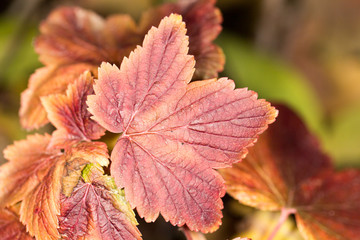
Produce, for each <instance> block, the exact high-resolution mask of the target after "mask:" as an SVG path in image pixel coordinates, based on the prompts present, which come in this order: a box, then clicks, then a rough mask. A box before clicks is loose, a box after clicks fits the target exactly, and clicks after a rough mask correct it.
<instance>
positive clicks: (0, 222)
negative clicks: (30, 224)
mask: <svg viewBox="0 0 360 240" xmlns="http://www.w3.org/2000/svg"><path fill="white" fill-rule="evenodd" d="M0 236H1V240H33V239H34V238H32V237H31V236H30V235H29V234H28V233H27V232H26V228H25V226H24V225H22V224H21V222H20V221H19V217H18V216H17V215H16V214H15V213H14V212H12V211H10V210H8V209H6V208H3V209H1V210H0Z"/></svg>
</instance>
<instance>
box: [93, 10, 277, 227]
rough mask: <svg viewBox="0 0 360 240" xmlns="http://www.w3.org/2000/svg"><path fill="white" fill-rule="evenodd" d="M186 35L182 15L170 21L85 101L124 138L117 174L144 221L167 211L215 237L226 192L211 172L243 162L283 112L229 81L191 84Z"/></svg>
mask: <svg viewBox="0 0 360 240" xmlns="http://www.w3.org/2000/svg"><path fill="white" fill-rule="evenodd" d="M185 32H186V29H185V24H184V23H183V22H182V21H181V17H180V16H179V15H171V16H170V17H166V18H164V20H162V21H161V23H160V25H159V28H157V29H156V28H152V29H151V30H150V31H149V33H148V35H147V36H146V37H145V40H144V43H143V47H138V48H137V49H136V50H135V51H134V52H133V53H131V54H130V57H129V58H125V59H124V61H123V63H122V65H121V68H120V70H119V69H118V68H117V67H116V66H112V65H110V64H102V66H101V68H100V69H99V80H97V81H96V82H95V86H94V91H95V94H96V95H90V96H88V102H87V103H88V105H89V110H90V112H91V113H92V114H93V115H94V117H93V118H94V119H95V120H96V121H97V122H98V123H100V125H102V126H103V127H105V128H106V129H107V130H109V131H111V132H116V133H120V132H123V133H122V135H121V137H120V139H119V140H118V142H117V144H116V146H115V148H114V150H113V152H112V155H111V158H112V161H113V162H112V165H111V173H112V175H113V176H114V178H115V181H116V183H117V185H118V186H124V187H125V193H126V197H127V198H128V199H129V202H130V204H131V205H132V206H133V207H136V208H137V211H138V213H139V215H140V216H141V217H145V220H146V221H154V220H155V219H156V218H157V217H158V215H159V213H160V212H161V214H162V215H163V216H164V218H165V220H167V221H170V222H171V223H172V224H174V225H179V226H182V225H184V224H185V223H186V224H187V225H188V226H189V228H190V230H194V231H199V230H200V231H203V232H209V231H214V230H216V229H217V228H218V226H219V225H220V223H221V220H220V219H221V208H222V201H221V199H220V197H222V196H223V195H224V192H225V190H224V185H223V180H222V178H221V177H220V176H219V175H218V173H217V172H216V171H214V170H213V169H212V168H221V167H227V166H230V165H231V164H232V163H234V162H237V161H239V160H240V159H241V158H242V157H244V156H245V155H246V153H247V150H246V147H248V146H251V145H252V144H253V143H254V142H255V141H256V138H257V136H258V134H260V133H262V132H263V131H264V130H265V129H266V128H267V125H268V124H269V123H271V122H273V121H274V118H275V116H276V114H277V112H276V110H275V109H274V108H272V107H271V106H270V104H269V103H267V102H265V101H263V100H257V96H256V94H255V93H254V92H251V91H248V90H246V89H236V90H234V82H233V81H231V80H227V79H219V80H216V79H212V80H206V81H199V82H193V83H190V84H188V83H189V82H190V80H191V78H192V74H193V72H194V64H195V62H194V59H193V57H192V56H190V55H188V54H187V52H188V37H186V36H185Z"/></svg>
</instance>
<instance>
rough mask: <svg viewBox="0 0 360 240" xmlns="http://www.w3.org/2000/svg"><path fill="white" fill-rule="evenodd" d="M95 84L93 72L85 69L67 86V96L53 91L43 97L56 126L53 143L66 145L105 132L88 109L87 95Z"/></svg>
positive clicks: (95, 136)
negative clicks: (92, 117)
mask: <svg viewBox="0 0 360 240" xmlns="http://www.w3.org/2000/svg"><path fill="white" fill-rule="evenodd" d="M92 85H93V78H92V77H91V74H90V72H85V73H84V74H82V75H81V76H80V77H79V78H78V79H77V80H76V81H75V82H74V83H73V84H70V85H69V86H68V89H67V91H66V95H63V94H54V95H49V96H46V97H43V98H41V101H42V105H43V106H44V108H45V110H46V112H47V113H48V118H49V120H50V122H51V123H52V124H53V125H54V126H55V127H56V128H57V130H56V131H55V132H53V134H52V135H53V136H52V139H51V145H52V146H57V147H62V148H64V147H66V146H67V145H72V144H74V143H77V142H80V141H90V140H96V139H99V138H100V137H101V136H102V135H104V133H105V129H103V128H102V127H101V126H99V124H97V123H96V122H94V121H93V120H91V119H90V113H89V112H88V111H87V106H86V97H87V95H89V94H93V92H94V91H93V87H92Z"/></svg>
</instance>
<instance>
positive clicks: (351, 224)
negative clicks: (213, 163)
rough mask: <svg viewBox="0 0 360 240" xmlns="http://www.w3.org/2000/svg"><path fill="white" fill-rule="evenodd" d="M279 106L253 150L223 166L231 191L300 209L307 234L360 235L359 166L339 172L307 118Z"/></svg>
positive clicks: (260, 202)
mask: <svg viewBox="0 0 360 240" xmlns="http://www.w3.org/2000/svg"><path fill="white" fill-rule="evenodd" d="M277 108H278V109H279V113H280V114H279V117H278V118H277V121H276V123H275V124H273V125H271V126H270V127H269V129H268V130H267V131H266V132H265V133H264V134H263V135H262V136H261V137H260V138H259V141H258V143H257V144H256V145H255V146H254V147H253V148H251V149H250V150H249V155H248V156H247V157H246V158H245V159H244V160H243V161H242V162H241V163H238V164H235V165H234V166H233V167H232V168H229V169H223V170H221V174H222V176H223V177H224V178H225V180H226V183H227V186H228V188H227V191H228V193H230V195H232V196H233V197H234V198H236V199H238V200H239V201H240V202H242V203H244V204H246V205H250V206H253V207H257V208H260V209H263V210H280V209H281V208H287V209H291V208H294V209H296V219H297V223H298V226H299V228H300V230H302V233H303V234H304V236H305V237H306V238H307V239H317V240H325V239H326V240H329V239H330V240H333V239H334V240H335V239H356V237H357V236H359V235H360V222H359V219H360V205H359V201H360V194H358V192H359V189H360V174H359V171H345V172H340V173H336V172H334V170H333V167H332V165H331V162H330V160H329V158H328V157H327V156H326V155H325V154H324V153H323V152H322V151H321V150H320V148H319V144H318V141H317V139H316V138H315V137H314V136H313V135H312V134H310V133H309V132H308V130H307V129H306V127H305V125H304V124H303V123H302V122H301V120H300V119H299V118H298V117H297V116H296V115H295V114H294V113H293V112H292V111H290V110H289V109H287V108H286V107H283V106H278V107H277Z"/></svg>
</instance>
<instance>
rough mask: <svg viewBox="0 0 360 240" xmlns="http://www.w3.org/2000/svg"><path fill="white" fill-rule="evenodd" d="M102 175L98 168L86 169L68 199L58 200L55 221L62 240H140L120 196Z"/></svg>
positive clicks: (88, 166) (122, 196)
mask: <svg viewBox="0 0 360 240" xmlns="http://www.w3.org/2000/svg"><path fill="white" fill-rule="evenodd" d="M103 174H104V172H103V170H102V168H100V167H99V166H98V165H96V164H89V165H87V167H86V168H85V169H84V170H83V173H82V178H83V181H81V182H79V184H78V185H77V186H76V188H75V189H74V191H73V192H72V194H71V196H70V197H69V198H66V197H65V196H62V200H61V201H62V202H61V215H60V217H59V220H60V232H61V234H62V238H63V239H79V238H80V237H83V238H84V239H109V240H110V239H124V240H127V239H141V234H140V232H139V231H138V229H137V228H136V225H137V221H136V219H135V214H134V212H133V211H132V210H131V208H130V206H129V204H128V203H127V202H126V200H125V197H124V194H123V192H122V191H120V190H119V189H118V188H117V187H116V185H115V183H114V181H113V179H112V178H111V177H109V176H106V175H103Z"/></svg>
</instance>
